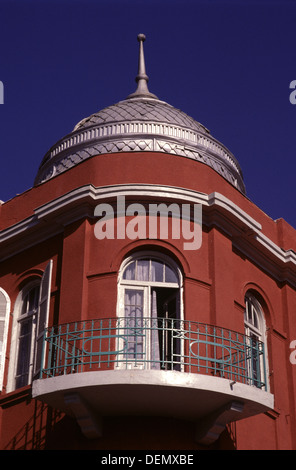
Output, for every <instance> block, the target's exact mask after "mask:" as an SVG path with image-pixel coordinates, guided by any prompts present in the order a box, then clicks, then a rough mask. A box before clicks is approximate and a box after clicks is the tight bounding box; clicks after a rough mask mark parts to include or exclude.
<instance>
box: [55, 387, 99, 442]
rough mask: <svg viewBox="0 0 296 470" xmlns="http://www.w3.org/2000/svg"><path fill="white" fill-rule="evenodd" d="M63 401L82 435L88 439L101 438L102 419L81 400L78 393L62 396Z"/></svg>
mask: <svg viewBox="0 0 296 470" xmlns="http://www.w3.org/2000/svg"><path fill="white" fill-rule="evenodd" d="M64 401H65V404H66V406H67V408H68V409H69V410H70V412H71V414H72V415H74V417H75V418H76V420H77V422H78V424H79V426H80V429H81V431H82V433H83V434H84V435H85V437H87V438H88V439H97V438H98V437H101V436H102V419H101V417H99V416H97V415H96V414H95V413H94V411H93V410H92V409H91V407H90V406H89V405H88V404H87V403H86V402H85V401H84V400H83V399H82V397H81V396H80V395H79V393H69V394H66V395H64Z"/></svg>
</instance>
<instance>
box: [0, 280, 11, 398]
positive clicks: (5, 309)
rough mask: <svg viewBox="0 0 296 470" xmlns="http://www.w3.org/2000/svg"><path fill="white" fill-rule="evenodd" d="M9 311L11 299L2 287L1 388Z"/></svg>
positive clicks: (0, 297)
mask: <svg viewBox="0 0 296 470" xmlns="http://www.w3.org/2000/svg"><path fill="white" fill-rule="evenodd" d="M9 313H10V299H9V297H8V295H7V293H6V292H5V291H4V290H3V289H1V287H0V390H1V389H2V386H3V374H4V366H5V352H6V343H7V332H8V322H9Z"/></svg>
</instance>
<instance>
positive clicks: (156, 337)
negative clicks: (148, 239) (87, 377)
mask: <svg viewBox="0 0 296 470" xmlns="http://www.w3.org/2000/svg"><path fill="white" fill-rule="evenodd" d="M118 294H119V295H118V298H119V302H118V316H119V317H120V318H119V325H120V327H122V330H121V333H120V338H121V344H120V349H119V350H121V351H122V355H121V363H125V364H124V366H125V367H126V366H128V367H139V368H151V369H174V370H180V367H181V359H180V357H181V341H180V338H178V334H177V331H178V328H179V324H180V320H181V315H182V305H181V272H180V270H179V268H178V267H177V265H176V264H175V263H174V262H173V261H172V260H171V259H169V258H167V257H162V256H160V255H158V254H150V255H148V256H147V255H146V256H145V255H138V256H136V257H131V258H129V259H128V260H125V262H124V263H123V266H122V269H121V275H120V282H119V293H118Z"/></svg>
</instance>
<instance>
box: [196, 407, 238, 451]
mask: <svg viewBox="0 0 296 470" xmlns="http://www.w3.org/2000/svg"><path fill="white" fill-rule="evenodd" d="M243 407H244V405H243V403H241V402H237V401H232V402H230V403H228V404H227V405H226V406H223V407H222V408H220V409H219V410H217V411H216V412H214V413H212V414H211V415H209V416H207V417H205V418H203V419H201V420H200V421H198V422H197V423H196V433H195V440H196V441H197V442H198V443H199V444H203V445H210V444H212V443H213V442H215V441H216V440H217V439H218V438H219V436H220V434H221V433H222V432H223V431H224V429H225V427H226V424H228V423H230V422H231V421H236V420H237V419H238V415H239V414H240V413H242V411H243Z"/></svg>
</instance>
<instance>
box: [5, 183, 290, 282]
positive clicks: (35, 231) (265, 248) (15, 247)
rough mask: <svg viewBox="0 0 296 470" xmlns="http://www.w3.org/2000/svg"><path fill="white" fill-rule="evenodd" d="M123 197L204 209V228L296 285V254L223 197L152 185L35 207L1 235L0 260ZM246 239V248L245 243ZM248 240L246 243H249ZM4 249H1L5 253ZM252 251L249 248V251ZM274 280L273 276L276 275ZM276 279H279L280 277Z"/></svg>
mask: <svg viewBox="0 0 296 470" xmlns="http://www.w3.org/2000/svg"><path fill="white" fill-rule="evenodd" d="M118 196H125V197H126V199H127V201H128V200H132V199H136V200H137V201H138V202H139V201H140V200H141V201H142V202H143V201H148V202H149V199H151V200H153V201H155V200H158V201H159V200H161V201H163V200H169V201H170V202H172V201H179V202H180V203H187V204H188V203H189V204H202V206H203V207H204V209H205V210H204V213H203V223H205V224H206V225H209V226H211V225H213V223H214V224H215V225H217V226H219V227H220V228H221V229H222V230H224V231H225V232H227V233H228V235H229V236H231V237H232V238H233V242H234V244H235V245H236V246H237V247H239V248H240V245H242V248H243V251H244V252H245V253H246V254H247V255H248V256H249V257H251V258H252V259H254V256H255V251H256V250H257V251H258V250H259V252H260V253H259V254H260V256H258V259H259V258H260V260H261V261H260V264H261V263H262V256H264V253H266V256H267V257H268V263H269V264H270V263H273V264H274V263H275V264H276V265H277V269H279V270H280V272H282V273H285V275H284V277H285V279H283V278H282V276H281V275H280V278H281V279H280V280H286V277H288V278H291V279H290V280H291V282H293V284H296V253H295V252H294V251H293V250H287V251H285V250H283V249H282V248H281V247H279V246H278V245H277V244H276V243H274V242H273V241H272V240H271V239H270V238H268V237H267V236H266V235H264V233H262V225H261V224H260V223H259V222H258V221H256V220H255V219H254V218H253V217H251V216H250V215H249V214H248V213H247V212H245V211H244V210H242V209H241V208H240V207H239V206H238V205H236V204H235V203H234V202H232V201H231V200H230V199H228V198H227V197H225V196H224V195H222V194H220V193H217V192H213V193H211V194H205V193H201V192H197V191H193V190H190V189H185V188H179V187H172V186H163V185H151V184H127V185H113V186H105V187H100V188H96V187H94V186H93V185H91V184H89V185H85V186H81V187H79V188H76V189H74V190H72V191H70V192H69V193H67V194H64V195H63V196H60V197H58V198H56V199H53V200H52V201H50V202H48V203H46V204H43V205H42V206H39V207H37V208H36V209H35V210H34V214H33V215H32V216H31V217H28V218H26V219H24V220H22V221H20V222H18V223H16V224H15V225H12V226H11V227H8V228H7V229H4V230H2V231H1V232H0V259H2V260H4V259H6V258H8V257H10V256H12V255H15V254H16V253H17V252H20V251H23V250H24V249H26V248H27V247H28V246H32V245H34V244H36V243H37V242H40V241H42V240H46V239H48V238H49V237H51V236H53V235H54V234H57V233H61V232H62V231H63V229H64V226H65V225H68V224H69V223H71V222H73V221H75V220H79V219H81V218H82V217H85V216H87V217H94V213H93V209H94V207H95V205H96V204H98V203H100V202H101V201H105V202H106V201H110V202H112V201H116V198H117V197H118ZM243 238H244V243H241V241H242V240H243ZM246 240H247V242H246ZM2 247H3V248H2ZM246 247H248V248H246ZM273 274H274V275H275V273H273ZM276 277H277V276H276Z"/></svg>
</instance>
